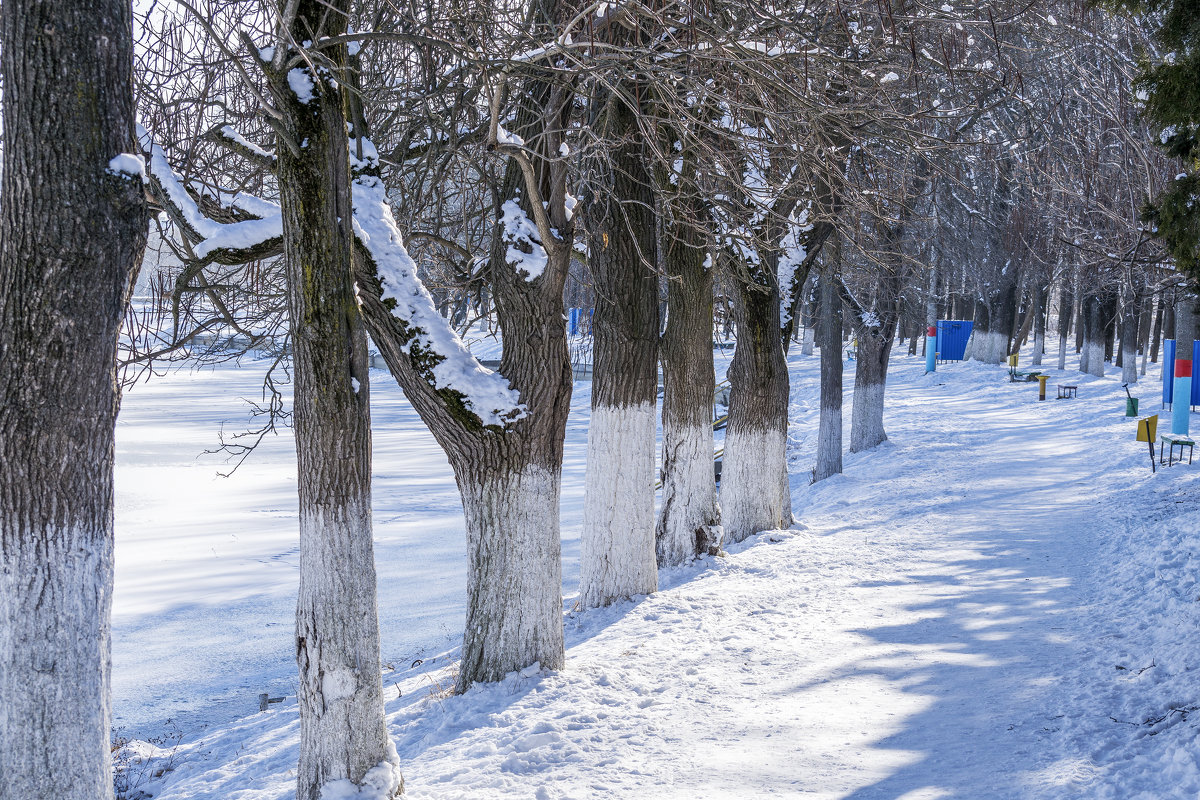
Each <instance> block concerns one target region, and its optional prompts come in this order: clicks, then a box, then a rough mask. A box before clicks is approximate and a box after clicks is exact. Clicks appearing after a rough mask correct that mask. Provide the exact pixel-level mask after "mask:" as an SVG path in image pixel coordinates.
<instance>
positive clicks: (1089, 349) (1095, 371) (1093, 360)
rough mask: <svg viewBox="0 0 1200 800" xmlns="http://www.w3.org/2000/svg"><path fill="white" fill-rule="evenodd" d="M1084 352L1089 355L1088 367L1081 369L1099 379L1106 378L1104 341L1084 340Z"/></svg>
mask: <svg viewBox="0 0 1200 800" xmlns="http://www.w3.org/2000/svg"><path fill="white" fill-rule="evenodd" d="M1083 350H1084V352H1085V353H1087V366H1086V367H1081V369H1082V370H1083V371H1084V372H1086V373H1087V374H1088V375H1094V376H1096V377H1097V378H1103V377H1104V341H1103V340H1101V339H1091V340H1088V339H1084V340H1083Z"/></svg>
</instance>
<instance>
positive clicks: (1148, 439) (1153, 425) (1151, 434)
mask: <svg viewBox="0 0 1200 800" xmlns="http://www.w3.org/2000/svg"><path fill="white" fill-rule="evenodd" d="M1157 438H1158V414H1155V415H1154V416H1152V417H1146V418H1145V419H1139V420H1138V427H1137V440H1138V441H1139V442H1145V443H1146V447H1148V448H1149V449H1150V471H1151V472H1156V471H1157V469H1158V468H1157V467H1155V466H1154V440H1155V439H1157Z"/></svg>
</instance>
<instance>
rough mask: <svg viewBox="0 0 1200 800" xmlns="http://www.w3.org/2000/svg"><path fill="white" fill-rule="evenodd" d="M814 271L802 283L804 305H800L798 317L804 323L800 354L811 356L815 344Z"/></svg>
mask: <svg viewBox="0 0 1200 800" xmlns="http://www.w3.org/2000/svg"><path fill="white" fill-rule="evenodd" d="M815 278H816V273H815V272H812V273H810V274H809V276H808V280H807V281H805V283H804V305H803V306H802V307H801V308H802V311H801V316H800V319H801V320H802V321H803V323H804V340H803V341H802V342H801V344H800V354H801V355H805V356H811V355H812V354H813V345H815V344H816V338H817V336H816V315H815V314H814V313H813V305H814V304H813V291H814V289H815V287H816V280H815Z"/></svg>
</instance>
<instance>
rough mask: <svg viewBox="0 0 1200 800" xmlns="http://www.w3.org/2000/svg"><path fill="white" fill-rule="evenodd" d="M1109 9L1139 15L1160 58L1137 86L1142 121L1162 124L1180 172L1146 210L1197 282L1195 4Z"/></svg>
mask: <svg viewBox="0 0 1200 800" xmlns="http://www.w3.org/2000/svg"><path fill="white" fill-rule="evenodd" d="M1109 5H1112V6H1116V7H1118V8H1124V9H1126V10H1129V11H1133V12H1137V13H1139V14H1141V22H1142V24H1143V25H1147V26H1150V27H1151V28H1152V29H1153V30H1154V38H1155V39H1156V40H1157V44H1158V45H1159V47H1160V48H1161V52H1162V53H1169V54H1170V56H1169V57H1164V58H1162V60H1158V61H1156V62H1155V63H1152V64H1151V65H1150V66H1148V67H1147V69H1146V70H1145V71H1144V72H1143V73H1142V75H1141V76H1140V77H1139V79H1138V81H1137V83H1138V85H1139V88H1140V89H1141V90H1142V91H1143V92H1145V96H1146V117H1147V119H1149V120H1150V121H1151V122H1153V123H1155V124H1157V125H1161V126H1162V131H1161V133H1160V134H1159V137H1158V144H1160V145H1161V146H1162V147H1163V149H1164V150H1166V152H1167V154H1168V155H1170V156H1171V157H1173V158H1179V159H1181V160H1182V161H1183V163H1184V167H1185V171H1184V172H1182V173H1180V174H1179V175H1178V176H1177V177H1176V178H1175V180H1174V181H1173V182H1172V183H1171V184H1170V185H1169V186H1167V187H1166V188H1165V189H1164V190H1163V191H1162V192H1160V193H1159V194H1158V196H1157V197H1156V198H1155V199H1154V201H1153V203H1152V204H1150V205H1148V206H1147V207H1146V209H1145V211H1146V215H1147V217H1148V219H1149V220H1150V221H1151V222H1152V223H1154V225H1155V226H1156V232H1157V234H1158V235H1159V236H1161V237H1162V238H1163V240H1164V242H1165V244H1166V246H1167V249H1168V251H1169V252H1170V254H1171V255H1172V256H1173V257H1174V259H1175V262H1176V264H1178V266H1179V268H1180V269H1181V270H1182V271H1184V272H1186V273H1188V274H1190V275H1191V277H1192V280H1193V281H1196V282H1200V206H1197V204H1196V202H1195V197H1196V195H1197V194H1200V0H1112V2H1110V3H1109Z"/></svg>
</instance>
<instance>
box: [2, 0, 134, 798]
mask: <svg viewBox="0 0 1200 800" xmlns="http://www.w3.org/2000/svg"><path fill="white" fill-rule="evenodd" d="M0 31H2V37H0V38H2V40H3V43H4V45H3V55H2V57H0V58H2V60H0V78H2V81H3V86H4V102H3V130H4V147H3V183H2V187H0V190H2V192H3V195H2V198H3V199H2V202H0V391H3V401H2V402H0V464H2V465H3V467H2V468H0V698H3V699H2V701H0V776H2V777H0V798H4V800H18V799H19V800H27V798H64V799H65V798H71V800H75V799H76V798H78V799H79V800H104V798H111V797H112V796H113V782H112V771H111V759H110V754H109V751H110V739H109V737H110V733H111V732H110V725H111V706H110V702H111V700H110V671H111V655H110V639H111V628H110V612H111V603H112V580H113V561H112V558H113V429H114V425H115V421H116V415H117V408H118V405H119V402H120V394H119V391H118V387H117V379H116V358H117V337H118V333H119V329H120V324H121V319H122V316H123V314H124V311H125V307H126V305H127V303H128V300H129V293H130V290H131V288H132V285H133V279H134V277H135V276H136V273H137V268H138V265H139V264H140V263H141V258H142V251H143V248H144V246H145V242H146V231H147V219H148V218H147V214H146V207H145V202H144V199H143V187H142V179H141V177H140V176H139V175H138V174H136V173H137V172H138V169H137V167H136V161H135V160H134V159H133V156H128V157H127V159H123V160H120V161H116V162H114V161H113V159H114V158H116V157H117V156H120V155H122V154H130V153H136V152H137V148H136V146H135V144H134V138H133V122H134V103H133V88H132V87H133V79H132V74H131V73H132V64H133V44H132V13H131V10H130V4H129V3H128V2H120V0H87V1H86V2H82V1H81V0H60V1H59V2H54V3H31V2H16V1H15V0H14V1H12V2H5V3H3V5H0Z"/></svg>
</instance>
